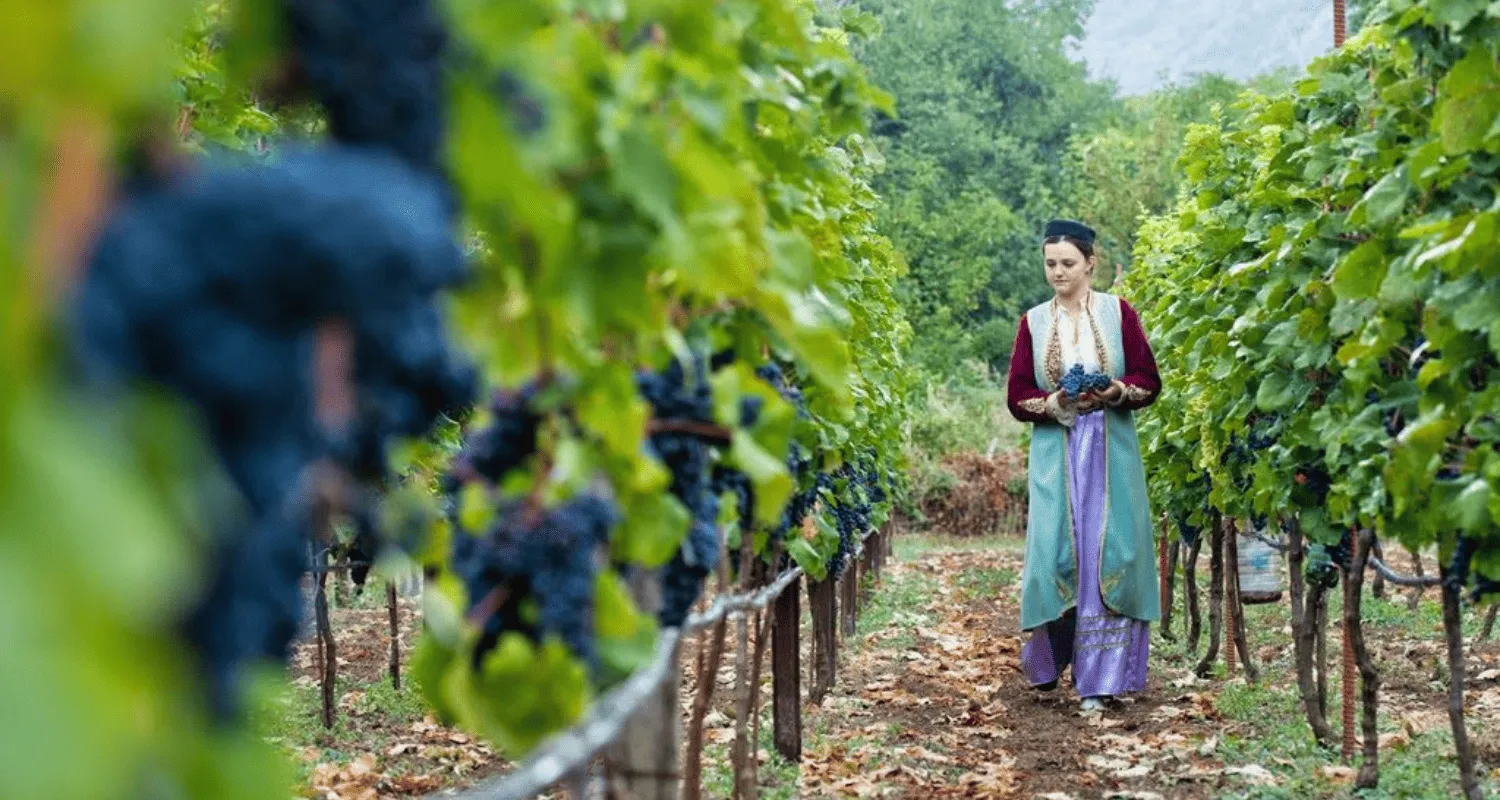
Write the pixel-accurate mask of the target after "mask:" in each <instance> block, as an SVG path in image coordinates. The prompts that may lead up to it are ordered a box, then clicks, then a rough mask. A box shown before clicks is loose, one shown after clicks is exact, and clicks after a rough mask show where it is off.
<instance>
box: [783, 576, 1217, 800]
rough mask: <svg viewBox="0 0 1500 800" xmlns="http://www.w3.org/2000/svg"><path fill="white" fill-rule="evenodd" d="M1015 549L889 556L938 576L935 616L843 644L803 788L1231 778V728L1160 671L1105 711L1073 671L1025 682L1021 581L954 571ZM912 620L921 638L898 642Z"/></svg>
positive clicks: (1099, 784)
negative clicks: (1221, 741) (1226, 746)
mask: <svg viewBox="0 0 1500 800" xmlns="http://www.w3.org/2000/svg"><path fill="white" fill-rule="evenodd" d="M1020 568H1021V563H1020V556H1019V554H1017V553H1014V552H1004V551H975V552H950V553H934V554H931V555H928V556H925V557H923V558H921V559H919V560H917V561H914V562H912V563H908V564H900V563H897V564H893V565H892V572H891V574H890V578H891V579H894V580H900V579H902V578H903V577H905V576H904V575H903V573H912V572H915V573H919V574H922V575H925V576H927V577H928V578H929V579H931V581H933V582H934V583H935V584H936V586H937V588H936V592H935V593H934V594H933V596H932V597H931V598H930V600H929V601H928V603H927V606H926V608H925V609H923V610H924V611H926V612H927V614H928V616H929V618H931V619H933V620H934V622H933V624H931V625H930V626H918V627H915V628H914V629H903V628H901V627H892V628H890V629H887V630H881V631H878V632H874V633H872V634H871V636H870V639H869V642H868V645H869V646H866V647H864V648H862V650H861V651H860V652H858V653H852V654H850V656H849V657H848V658H847V660H846V662H845V665H844V667H843V669H844V672H843V673H842V674H841V676H840V683H841V685H842V686H843V687H844V688H843V689H842V690H841V691H839V692H838V693H837V694H836V695H835V696H833V697H830V698H829V700H828V701H827V702H825V703H824V706H823V707H822V708H820V709H818V710H817V711H815V712H814V713H813V715H812V718H811V720H810V724H811V725H813V726H819V725H826V726H827V734H826V735H825V736H823V737H821V741H822V743H821V744H820V745H818V746H817V747H816V748H815V749H814V750H813V751H812V752H809V753H808V754H807V755H806V756H805V757H804V760H803V765H802V789H803V791H804V794H805V795H807V796H883V797H912V798H916V797H969V798H980V797H1034V796H1042V797H1056V798H1062V797H1076V798H1089V797H1105V796H1109V797H1139V798H1146V797H1162V796H1166V795H1163V794H1162V792H1163V791H1165V792H1167V793H1168V795H1169V796H1171V797H1182V798H1198V797H1208V796H1210V795H1211V794H1212V793H1213V790H1214V789H1215V788H1218V787H1220V786H1221V785H1222V783H1223V779H1222V769H1223V767H1222V765H1221V764H1220V763H1219V762H1217V761H1216V760H1215V759H1214V758H1213V756H1212V753H1213V750H1214V747H1215V745H1216V743H1217V741H1218V738H1217V737H1218V736H1219V735H1220V732H1221V729H1222V727H1223V726H1222V723H1221V721H1220V720H1218V719H1217V718H1216V715H1215V713H1214V711H1213V704H1212V701H1211V699H1210V698H1209V697H1208V696H1206V695H1205V694H1201V693H1199V692H1196V691H1194V690H1193V689H1191V688H1178V687H1174V686H1172V685H1170V684H1168V683H1165V682H1164V679H1165V678H1167V677H1170V676H1164V675H1163V674H1162V670H1159V669H1157V670H1154V671H1153V674H1152V676H1151V680H1150V686H1149V690H1148V691H1147V692H1145V693H1144V694H1141V695H1138V696H1136V697H1133V698H1127V699H1124V700H1122V701H1121V702H1120V703H1119V704H1117V705H1116V706H1114V707H1112V708H1109V709H1106V710H1105V711H1104V712H1103V713H1087V714H1086V713H1083V712H1081V711H1080V710H1079V707H1078V698H1077V697H1076V696H1074V695H1073V694H1072V692H1071V691H1070V690H1068V688H1067V687H1066V681H1064V685H1063V686H1062V687H1060V688H1059V689H1057V690H1055V691H1052V692H1038V691H1035V690H1033V689H1031V688H1030V687H1028V686H1027V684H1026V682H1025V679H1024V678H1023V677H1022V675H1021V671H1020V663H1019V661H1020V650H1021V644H1022V641H1023V640H1022V637H1021V634H1020V631H1019V630H1018V627H1017V620H1018V619H1019V609H1018V607H1017V597H1016V594H1015V590H1014V584H1012V585H1011V586H1010V587H1009V588H1008V589H1007V590H1005V591H1002V592H1000V593H999V596H998V597H988V596H986V597H978V596H974V593H972V592H969V591H966V590H965V589H963V588H961V587H959V586H956V585H955V577H956V576H960V575H963V574H964V573H966V572H972V571H975V570H1010V571H1013V572H1014V574H1017V575H1018V574H1019V573H1020ZM903 634H905V635H906V636H907V638H910V637H911V636H912V635H914V638H915V641H914V643H913V644H911V645H910V646H907V647H894V648H892V647H889V646H887V645H888V644H889V643H890V642H893V641H898V640H900V639H901V638H902V637H903Z"/></svg>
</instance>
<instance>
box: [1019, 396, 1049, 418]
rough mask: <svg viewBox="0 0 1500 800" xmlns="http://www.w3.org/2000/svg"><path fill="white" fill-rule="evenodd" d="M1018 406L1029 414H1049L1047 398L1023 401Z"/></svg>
mask: <svg viewBox="0 0 1500 800" xmlns="http://www.w3.org/2000/svg"><path fill="white" fill-rule="evenodd" d="M1016 405H1019V406H1020V407H1021V408H1022V410H1024V411H1026V413H1028V414H1046V413H1047V398H1045V397H1033V398H1031V399H1030V400H1022V401H1021V402H1019V403H1017V404H1016Z"/></svg>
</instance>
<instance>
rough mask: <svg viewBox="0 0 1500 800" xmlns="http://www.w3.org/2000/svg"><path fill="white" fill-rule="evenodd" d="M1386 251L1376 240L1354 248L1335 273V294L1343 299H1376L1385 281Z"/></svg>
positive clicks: (1335, 269)
mask: <svg viewBox="0 0 1500 800" xmlns="http://www.w3.org/2000/svg"><path fill="white" fill-rule="evenodd" d="M1385 266H1386V265H1385V249H1384V248H1383V247H1381V245H1380V243H1379V242H1377V241H1376V240H1373V239H1372V240H1370V241H1368V242H1365V243H1363V244H1361V245H1360V246H1359V247H1356V248H1354V249H1353V250H1351V251H1350V252H1349V254H1348V255H1346V256H1344V259H1343V260H1342V261H1340V262H1339V265H1338V266H1337V267H1336V268H1334V271H1333V292H1334V294H1335V295H1337V296H1338V297H1339V298H1341V299H1363V298H1368V297H1374V296H1375V295H1376V294H1377V293H1378V292H1379V291H1380V285H1381V283H1382V282H1383V281H1384V280H1385V273H1386V269H1385Z"/></svg>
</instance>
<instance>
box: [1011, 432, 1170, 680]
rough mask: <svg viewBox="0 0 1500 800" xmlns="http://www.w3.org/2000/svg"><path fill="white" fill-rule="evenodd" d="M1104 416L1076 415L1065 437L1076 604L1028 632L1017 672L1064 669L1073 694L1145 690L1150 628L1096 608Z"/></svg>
mask: <svg viewBox="0 0 1500 800" xmlns="http://www.w3.org/2000/svg"><path fill="white" fill-rule="evenodd" d="M1104 441H1105V439H1104V412H1102V411H1095V412H1092V413H1089V414H1085V415H1083V416H1081V417H1079V418H1078V421H1077V422H1076V423H1075V424H1074V426H1073V430H1072V432H1071V433H1070V434H1069V435H1068V503H1069V505H1070V506H1072V512H1073V547H1074V552H1075V553H1077V555H1078V606H1077V608H1076V609H1070V610H1069V611H1068V612H1067V613H1066V614H1064V615H1063V617H1062V619H1059V620H1056V621H1054V622H1049V623H1047V624H1046V625H1043V626H1042V627H1040V628H1037V629H1035V630H1033V631H1032V632H1031V639H1030V640H1029V641H1027V642H1026V644H1025V646H1024V647H1022V648H1021V668H1022V670H1023V671H1025V673H1026V680H1027V681H1028V682H1029V683H1030V684H1031V685H1032V686H1044V685H1046V684H1050V683H1053V682H1054V681H1056V680H1058V678H1059V677H1061V675H1062V671H1063V669H1064V668H1065V667H1067V666H1068V665H1069V664H1072V666H1073V687H1074V688H1075V689H1076V690H1077V691H1078V695H1079V696H1080V697H1111V696H1114V695H1120V694H1126V693H1128V692H1140V691H1144V690H1145V688H1146V661H1147V658H1148V656H1149V655H1150V645H1151V628H1150V623H1148V622H1146V621H1144V620H1138V619H1130V618H1129V617H1122V616H1119V615H1117V614H1115V613H1113V612H1111V611H1110V610H1109V609H1107V608H1105V607H1104V598H1103V596H1101V595H1100V593H1099V541H1100V538H1101V537H1102V536H1103V535H1104V506H1105V500H1106V492H1105V488H1106V487H1105V468H1106V465H1105V458H1106V453H1105V444H1104Z"/></svg>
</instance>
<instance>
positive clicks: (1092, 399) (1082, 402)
mask: <svg viewBox="0 0 1500 800" xmlns="http://www.w3.org/2000/svg"><path fill="white" fill-rule="evenodd" d="M1123 394H1124V391H1123V390H1122V389H1121V388H1120V384H1119V383H1112V384H1110V385H1109V388H1108V389H1105V390H1104V391H1102V392H1084V393H1083V394H1082V395H1080V396H1079V397H1078V400H1077V402H1076V404H1075V405H1076V407H1077V409H1078V413H1080V414H1087V413H1089V412H1090V411H1097V410H1098V409H1101V408H1104V407H1105V406H1113V405H1115V404H1116V403H1118V402H1120V397H1121V395H1123Z"/></svg>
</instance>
